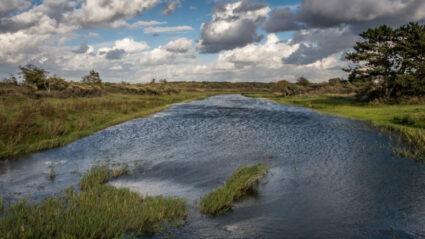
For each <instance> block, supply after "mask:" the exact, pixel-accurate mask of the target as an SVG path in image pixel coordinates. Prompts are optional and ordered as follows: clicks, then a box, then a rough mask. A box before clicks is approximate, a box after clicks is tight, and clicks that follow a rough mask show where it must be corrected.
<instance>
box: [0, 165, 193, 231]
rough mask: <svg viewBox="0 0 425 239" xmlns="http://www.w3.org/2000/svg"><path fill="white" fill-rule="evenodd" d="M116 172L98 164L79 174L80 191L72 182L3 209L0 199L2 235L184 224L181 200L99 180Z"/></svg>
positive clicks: (157, 228) (152, 228)
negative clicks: (34, 199)
mask: <svg viewBox="0 0 425 239" xmlns="http://www.w3.org/2000/svg"><path fill="white" fill-rule="evenodd" d="M122 173H124V172H122ZM114 176H118V174H114V172H113V170H110V169H109V168H107V167H103V166H99V167H95V168H93V169H92V170H90V171H89V172H88V173H86V174H85V175H84V176H83V177H82V179H81V180H80V187H81V189H82V191H81V192H78V191H77V190H75V189H74V188H72V187H70V188H68V189H67V190H66V191H65V192H64V193H63V194H62V195H61V196H51V197H48V198H45V199H44V200H42V201H41V202H39V203H36V204H31V203H29V202H27V201H25V200H22V201H19V202H17V203H14V204H12V205H10V206H8V207H7V208H4V206H3V201H2V200H0V209H1V210H0V232H1V238H5V239H9V238H10V239H12V238H131V237H133V236H137V237H139V236H145V235H151V234H153V233H155V232H162V231H164V230H165V229H167V228H168V227H169V226H177V225H180V224H182V223H184V219H185V217H186V214H187V206H186V200H185V199H182V198H165V197H162V196H157V197H150V196H141V195H139V194H137V193H134V192H130V191H129V190H128V189H117V188H115V187H113V186H111V185H105V184H103V183H105V182H106V181H108V180H110V179H111V178H112V177H114Z"/></svg>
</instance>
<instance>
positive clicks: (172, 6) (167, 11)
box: [161, 1, 180, 15]
mask: <svg viewBox="0 0 425 239" xmlns="http://www.w3.org/2000/svg"><path fill="white" fill-rule="evenodd" d="M179 5H180V3H179V2H178V1H174V2H169V3H167V4H165V6H164V7H163V8H162V10H161V13H162V14H163V15H171V14H173V12H174V10H176V8H177V7H178V6H179Z"/></svg>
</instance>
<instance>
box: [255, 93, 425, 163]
mask: <svg viewBox="0 0 425 239" xmlns="http://www.w3.org/2000/svg"><path fill="white" fill-rule="evenodd" d="M248 96H252V97H258V98H266V99H269V100H272V101H275V102H277V103H281V104H289V105H295V106H301V107H308V108H312V109H315V110H317V111H319V112H322V113H325V114H330V115H336V116H342V117H348V118H352V119H359V120H366V121H369V122H371V123H372V124H373V125H375V126H378V127H379V128H381V129H382V130H384V131H386V132H389V133H390V134H392V133H395V135H398V136H397V137H399V139H400V141H403V142H407V143H408V144H409V147H408V148H405V147H404V148H403V147H402V148H400V147H398V148H396V149H395V151H396V153H399V154H401V155H402V156H404V157H410V158H415V159H419V160H422V161H425V105H424V104H382V103H367V102H358V101H355V100H354V99H353V98H351V97H347V96H302V97H301V96H299V97H285V98H284V97H277V96H274V95H272V94H249V95H248Z"/></svg>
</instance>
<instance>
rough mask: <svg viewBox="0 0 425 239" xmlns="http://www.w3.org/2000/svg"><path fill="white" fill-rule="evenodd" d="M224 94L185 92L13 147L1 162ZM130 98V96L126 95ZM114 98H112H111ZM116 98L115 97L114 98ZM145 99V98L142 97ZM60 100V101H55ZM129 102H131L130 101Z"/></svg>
mask: <svg viewBox="0 0 425 239" xmlns="http://www.w3.org/2000/svg"><path fill="white" fill-rule="evenodd" d="M220 94H223V92H194V93H188V92H185V93H183V94H180V95H175V96H177V97H176V98H179V97H181V99H180V98H179V99H171V100H166V102H160V104H161V105H159V106H153V107H148V108H146V109H142V110H138V111H136V112H133V113H130V114H125V115H122V116H118V117H111V118H110V119H109V120H108V121H106V122H103V123H99V124H95V125H93V126H91V127H88V128H85V129H82V130H75V131H72V132H70V133H68V134H66V135H61V136H58V137H52V138H49V139H39V140H37V142H34V143H26V144H19V145H16V147H13V148H12V149H8V150H5V151H3V152H0V161H11V160H19V159H21V158H24V157H26V156H28V155H30V154H32V153H37V152H41V151H44V150H49V149H53V148H57V147H63V146H65V145H67V144H70V143H72V142H75V141H77V140H79V139H82V138H84V137H87V136H90V135H93V134H95V133H97V132H99V131H101V130H104V129H106V128H108V127H111V126H114V125H117V124H121V123H124V122H127V121H129V120H133V119H137V118H146V117H149V116H150V115H152V114H155V113H158V112H161V111H164V110H166V109H169V108H170V107H171V106H170V105H172V104H176V103H187V102H191V101H195V100H202V99H205V98H208V97H211V96H215V95H220ZM125 96H128V95H125ZM106 97H108V96H103V97H98V98H97V99H95V98H85V99H84V98H83V99H82V100H83V101H84V100H85V101H90V100H91V99H95V100H99V99H103V98H105V99H107V98H106ZM111 97H112V96H111ZM113 97H115V96H113ZM129 97H136V98H137V95H136V96H133V95H129ZM161 97H162V98H166V97H167V96H151V97H150V99H161ZM141 98H143V97H141ZM53 100H58V99H53ZM76 100H81V98H77V99H76ZM128 102H131V100H128ZM61 123H62V124H65V123H66V122H61Z"/></svg>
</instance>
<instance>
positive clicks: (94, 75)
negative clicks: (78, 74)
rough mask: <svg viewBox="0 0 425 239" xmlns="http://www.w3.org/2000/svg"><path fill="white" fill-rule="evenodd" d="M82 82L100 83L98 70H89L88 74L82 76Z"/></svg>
mask: <svg viewBox="0 0 425 239" xmlns="http://www.w3.org/2000/svg"><path fill="white" fill-rule="evenodd" d="M82 82H83V83H85V84H101V83H102V80H101V79H100V75H99V72H96V71H95V70H91V71H90V73H89V74H88V75H86V76H83V81H82Z"/></svg>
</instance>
